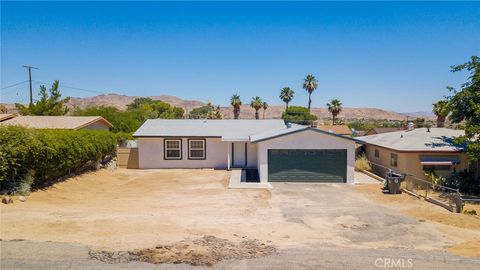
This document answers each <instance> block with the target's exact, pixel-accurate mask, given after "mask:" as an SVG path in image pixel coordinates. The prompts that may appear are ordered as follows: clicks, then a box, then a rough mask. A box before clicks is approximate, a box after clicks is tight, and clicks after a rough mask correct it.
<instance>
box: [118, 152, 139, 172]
mask: <svg viewBox="0 0 480 270" xmlns="http://www.w3.org/2000/svg"><path fill="white" fill-rule="evenodd" d="M117 164H118V166H119V167H120V168H127V169H138V148H125V147H119V148H118V149H117Z"/></svg>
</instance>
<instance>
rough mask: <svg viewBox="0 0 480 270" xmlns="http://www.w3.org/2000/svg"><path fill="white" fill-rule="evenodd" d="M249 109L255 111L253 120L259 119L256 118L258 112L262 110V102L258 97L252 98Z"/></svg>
mask: <svg viewBox="0 0 480 270" xmlns="http://www.w3.org/2000/svg"><path fill="white" fill-rule="evenodd" d="M250 107H252V108H254V109H255V119H257V120H258V119H259V117H258V110H260V109H261V108H263V101H262V99H261V98H260V97H259V96H256V97H253V98H252V101H251V102H250Z"/></svg>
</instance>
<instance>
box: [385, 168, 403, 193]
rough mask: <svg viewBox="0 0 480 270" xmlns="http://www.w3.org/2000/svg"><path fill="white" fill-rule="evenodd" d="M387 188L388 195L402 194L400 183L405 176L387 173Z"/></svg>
mask: <svg viewBox="0 0 480 270" xmlns="http://www.w3.org/2000/svg"><path fill="white" fill-rule="evenodd" d="M386 178H387V179H386V180H387V181H386V182H387V187H388V193H390V194H400V193H402V190H401V189H400V183H401V182H402V180H403V175H401V174H399V173H395V172H389V173H387V177H386Z"/></svg>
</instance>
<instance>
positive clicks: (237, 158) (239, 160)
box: [232, 142, 247, 168]
mask: <svg viewBox="0 0 480 270" xmlns="http://www.w3.org/2000/svg"><path fill="white" fill-rule="evenodd" d="M246 145H247V144H246V143H245V142H234V143H233V144H232V167H234V168H243V167H247V164H246V158H247V153H246V151H247V148H246V147H245V146H246Z"/></svg>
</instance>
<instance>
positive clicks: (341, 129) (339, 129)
mask: <svg viewBox="0 0 480 270" xmlns="http://www.w3.org/2000/svg"><path fill="white" fill-rule="evenodd" d="M317 128H318V129H320V130H323V131H326V132H331V133H335V134H337V135H343V136H352V135H353V133H352V130H351V129H350V128H349V127H348V126H347V125H319V126H317Z"/></svg>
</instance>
